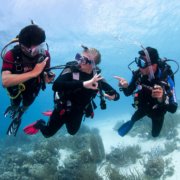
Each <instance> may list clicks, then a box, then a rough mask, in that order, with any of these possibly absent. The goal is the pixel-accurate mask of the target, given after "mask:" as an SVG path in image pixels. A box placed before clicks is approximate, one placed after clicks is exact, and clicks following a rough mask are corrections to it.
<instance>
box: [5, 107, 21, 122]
mask: <svg viewBox="0 0 180 180" xmlns="http://www.w3.org/2000/svg"><path fill="white" fill-rule="evenodd" d="M17 111H18V107H14V106H9V107H7V109H6V110H5V112H4V117H7V116H8V115H9V116H10V118H12V119H14V117H15V116H16V113H17Z"/></svg>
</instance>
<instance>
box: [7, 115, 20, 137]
mask: <svg viewBox="0 0 180 180" xmlns="http://www.w3.org/2000/svg"><path fill="white" fill-rule="evenodd" d="M20 124H21V119H18V118H15V119H13V121H12V122H11V124H10V125H9V127H8V130H7V135H9V136H10V135H13V136H16V134H17V131H18V129H19V126H20Z"/></svg>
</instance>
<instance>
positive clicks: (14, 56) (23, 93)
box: [1, 24, 54, 136]
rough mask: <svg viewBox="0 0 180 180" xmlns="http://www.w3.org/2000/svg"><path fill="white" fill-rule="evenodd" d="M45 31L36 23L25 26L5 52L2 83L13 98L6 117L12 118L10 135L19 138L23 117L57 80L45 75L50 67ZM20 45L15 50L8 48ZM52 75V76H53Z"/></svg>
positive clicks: (3, 53)
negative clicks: (51, 83)
mask: <svg viewBox="0 0 180 180" xmlns="http://www.w3.org/2000/svg"><path fill="white" fill-rule="evenodd" d="M45 39H46V35H45V31H44V30H43V29H42V28H40V27H39V26H37V25H35V24H31V25H28V26H26V27H24V28H23V29H22V30H21V31H20V33H19V35H18V36H17V38H16V39H14V40H13V41H11V42H10V43H8V44H7V45H6V46H5V47H4V48H3V50H2V52H1V56H2V59H3V65H2V84H3V87H4V88H6V89H7V92H8V95H9V97H10V106H9V107H8V108H7V109H6V111H5V113H4V115H5V117H7V116H8V115H9V116H10V118H12V122H11V124H10V126H9V128H8V130H7V134H8V135H14V136H16V133H17V131H18V128H19V126H20V124H21V119H22V115H23V114H24V112H25V111H26V110H27V109H28V107H29V106H30V105H31V104H32V103H33V102H34V100H35V98H36V96H37V95H38V93H39V91H40V89H41V88H42V89H43V90H44V89H45V83H50V82H51V81H53V79H54V74H53V73H50V72H48V73H47V72H45V71H44V69H45V68H48V67H50V55H49V52H48V48H47V49H46V44H45ZM13 43H17V44H16V45H15V46H14V47H13V48H12V49H10V50H8V51H7V50H6V49H7V47H8V46H10V45H11V44H13ZM50 74H51V75H50Z"/></svg>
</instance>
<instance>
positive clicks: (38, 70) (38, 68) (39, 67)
mask: <svg viewBox="0 0 180 180" xmlns="http://www.w3.org/2000/svg"><path fill="white" fill-rule="evenodd" d="M48 59H49V57H46V58H45V59H44V61H42V62H41V63H38V64H36V65H35V67H34V69H33V70H32V71H31V73H32V75H33V77H37V76H38V75H40V74H41V73H42V71H43V70H44V68H45V66H46V62H47V61H48Z"/></svg>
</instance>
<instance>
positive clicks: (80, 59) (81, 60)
mask: <svg viewBox="0 0 180 180" xmlns="http://www.w3.org/2000/svg"><path fill="white" fill-rule="evenodd" d="M75 59H76V60H77V61H78V63H81V64H92V62H93V61H91V60H89V59H88V58H87V57H84V56H82V55H81V54H79V53H77V54H76V56H75Z"/></svg>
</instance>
